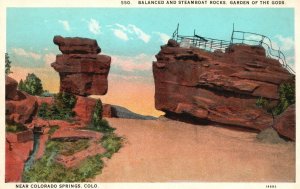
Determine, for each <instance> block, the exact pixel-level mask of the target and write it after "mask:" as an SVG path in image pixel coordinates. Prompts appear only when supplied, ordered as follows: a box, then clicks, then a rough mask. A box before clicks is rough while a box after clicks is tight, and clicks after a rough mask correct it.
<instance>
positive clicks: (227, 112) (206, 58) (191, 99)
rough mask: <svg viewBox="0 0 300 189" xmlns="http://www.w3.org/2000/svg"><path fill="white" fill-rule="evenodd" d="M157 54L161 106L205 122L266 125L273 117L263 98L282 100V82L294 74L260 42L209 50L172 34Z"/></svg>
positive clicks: (174, 114) (157, 104)
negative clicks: (259, 104) (188, 44)
mask: <svg viewBox="0 0 300 189" xmlns="http://www.w3.org/2000/svg"><path fill="white" fill-rule="evenodd" d="M156 58H157V61H155V62H153V75H154V80H155V107H156V109H158V110H161V111H164V112H165V113H166V116H167V117H172V118H184V117H188V118H189V119H190V118H193V119H195V120H196V121H197V122H198V121H200V123H201V121H202V123H204V122H207V121H209V122H215V123H220V124H225V125H233V126H240V127H245V128H251V129H255V130H264V129H266V128H268V127H270V126H271V125H272V124H273V118H272V115H271V114H268V113H267V112H266V111H265V110H263V109H261V108H259V107H257V106H256V102H257V100H258V99H259V98H261V97H262V98H265V99H268V100H270V101H271V102H273V103H276V102H277V101H278V99H279V95H278V87H279V85H280V84H281V83H282V82H284V81H286V80H289V79H291V78H292V77H294V75H293V74H290V73H289V72H288V71H287V70H286V69H285V68H283V67H282V65H281V64H280V63H279V62H278V61H277V60H275V59H271V58H268V57H266V53H265V49H264V48H263V47H260V46H249V45H231V46H229V47H228V48H227V49H226V51H225V52H222V51H215V52H209V51H205V50H201V49H199V48H194V47H190V48H183V47H180V46H179V45H178V44H176V41H174V40H169V42H168V44H167V45H164V46H162V47H161V50H160V52H159V53H158V54H157V55H156Z"/></svg>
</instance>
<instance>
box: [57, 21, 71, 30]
mask: <svg viewBox="0 0 300 189" xmlns="http://www.w3.org/2000/svg"><path fill="white" fill-rule="evenodd" d="M58 22H59V23H60V24H61V25H62V26H63V27H64V30H66V31H71V27H70V24H69V22H68V21H67V20H58Z"/></svg>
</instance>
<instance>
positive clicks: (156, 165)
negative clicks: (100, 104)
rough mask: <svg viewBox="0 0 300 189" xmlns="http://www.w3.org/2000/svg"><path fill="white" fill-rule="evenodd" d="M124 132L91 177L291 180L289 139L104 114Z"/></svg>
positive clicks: (292, 154) (292, 153) (113, 179)
mask: <svg viewBox="0 0 300 189" xmlns="http://www.w3.org/2000/svg"><path fill="white" fill-rule="evenodd" d="M108 121H109V122H110V124H111V125H112V126H113V127H115V128H117V130H116V133H117V134H119V135H123V136H125V137H126V139H127V140H126V142H125V145H124V147H123V148H122V149H121V150H120V151H119V152H118V153H116V154H114V155H113V157H112V159H110V160H109V161H107V162H106V166H105V167H104V169H103V172H102V174H101V175H98V176H97V177H96V178H95V181H97V182H174V181H198V182H205V181H206V182H208V181H214V182H217V181H231V182H236V181H258V182H260V181H268V182H270V181H285V182H292V181H294V180H295V143H292V142H290V143H287V144H276V145H272V144H262V143H259V142H256V140H255V136H256V134H255V133H249V132H242V131H234V130H229V129H225V128H219V127H212V126H194V125H191V124H185V123H182V122H176V121H150V120H149V121H143V120H128V119H116V118H111V119H108Z"/></svg>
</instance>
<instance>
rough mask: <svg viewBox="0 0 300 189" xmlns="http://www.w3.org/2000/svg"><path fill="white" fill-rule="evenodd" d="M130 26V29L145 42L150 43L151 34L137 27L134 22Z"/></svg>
mask: <svg viewBox="0 0 300 189" xmlns="http://www.w3.org/2000/svg"><path fill="white" fill-rule="evenodd" d="M128 27H129V28H130V31H133V32H134V33H135V34H136V35H137V37H138V38H139V39H141V40H142V41H144V42H145V43H148V42H149V41H150V38H151V37H150V35H148V34H146V33H145V32H144V31H143V30H141V29H140V28H138V27H136V26H135V25H133V24H129V25H128Z"/></svg>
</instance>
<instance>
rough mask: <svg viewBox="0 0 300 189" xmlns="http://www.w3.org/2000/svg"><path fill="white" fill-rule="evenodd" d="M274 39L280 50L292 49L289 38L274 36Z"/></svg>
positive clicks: (292, 42) (292, 45) (292, 43)
mask: <svg viewBox="0 0 300 189" xmlns="http://www.w3.org/2000/svg"><path fill="white" fill-rule="evenodd" d="M275 38H276V39H277V40H278V41H279V47H280V50H282V51H289V50H291V49H293V48H294V40H293V39H292V38H291V37H283V36H282V35H276V36H275Z"/></svg>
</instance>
